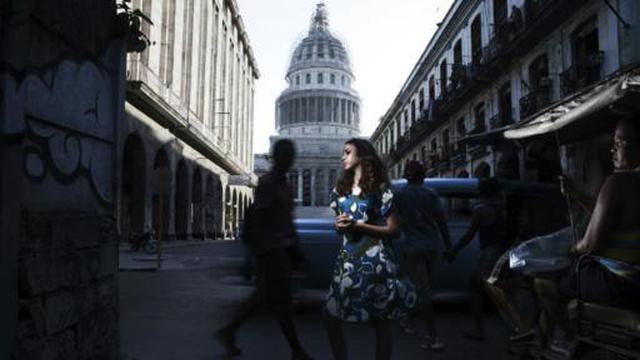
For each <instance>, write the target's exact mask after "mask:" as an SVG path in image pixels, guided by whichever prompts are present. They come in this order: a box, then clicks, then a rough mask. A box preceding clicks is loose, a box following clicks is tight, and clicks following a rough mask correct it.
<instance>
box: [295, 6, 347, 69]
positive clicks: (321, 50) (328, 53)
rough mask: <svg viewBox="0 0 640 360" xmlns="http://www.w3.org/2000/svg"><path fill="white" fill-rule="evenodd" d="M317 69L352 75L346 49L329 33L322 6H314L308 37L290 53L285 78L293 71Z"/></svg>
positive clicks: (324, 10) (325, 14)
mask: <svg viewBox="0 0 640 360" xmlns="http://www.w3.org/2000/svg"><path fill="white" fill-rule="evenodd" d="M319 67H327V68H333V69H336V70H342V71H345V72H347V73H349V74H350V75H352V72H351V64H350V62H349V55H348V54H347V50H346V48H345V47H344V45H343V44H342V42H341V41H340V40H338V39H337V38H336V37H334V36H333V35H332V34H331V32H330V31H329V22H328V19H327V11H326V9H325V5H324V4H318V5H317V6H316V11H315V14H314V15H313V18H312V20H311V28H310V29H309V33H308V35H307V36H306V37H305V38H304V39H302V40H301V41H300V43H299V44H298V45H297V46H296V48H295V50H294V51H293V53H292V56H291V61H290V62H289V68H288V70H287V76H289V75H290V74H291V73H293V72H295V71H299V70H303V69H308V68H319Z"/></svg>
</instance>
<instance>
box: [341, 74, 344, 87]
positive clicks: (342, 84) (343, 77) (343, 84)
mask: <svg viewBox="0 0 640 360" xmlns="http://www.w3.org/2000/svg"><path fill="white" fill-rule="evenodd" d="M341 80H342V86H344V84H345V78H344V76H342V79H341Z"/></svg>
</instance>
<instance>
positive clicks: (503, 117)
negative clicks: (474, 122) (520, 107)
mask: <svg viewBox="0 0 640 360" xmlns="http://www.w3.org/2000/svg"><path fill="white" fill-rule="evenodd" d="M511 114H513V110H512V111H511V112H510V113H509V112H508V111H505V112H499V113H497V114H495V115H493V116H492V117H491V118H490V119H489V127H490V128H491V129H498V128H501V127H504V126H507V125H511V124H513V118H512V115H511Z"/></svg>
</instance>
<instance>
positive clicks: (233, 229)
mask: <svg viewBox="0 0 640 360" xmlns="http://www.w3.org/2000/svg"><path fill="white" fill-rule="evenodd" d="M232 192H233V205H232V206H233V209H232V211H233V212H232V214H233V217H232V220H231V226H232V227H231V234H232V236H233V238H234V239H235V237H236V235H237V230H238V216H239V214H240V206H238V191H237V190H236V189H233V190H232Z"/></svg>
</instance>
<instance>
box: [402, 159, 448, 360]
mask: <svg viewBox="0 0 640 360" xmlns="http://www.w3.org/2000/svg"><path fill="white" fill-rule="evenodd" d="M425 173H426V169H425V167H424V166H423V165H422V163H420V162H418V161H415V160H410V161H408V162H407V163H406V164H405V172H404V178H405V179H407V185H406V186H405V187H403V188H402V189H400V190H399V191H398V192H397V193H396V194H395V195H394V206H395V207H396V211H397V212H398V219H399V220H400V230H401V231H402V243H403V246H402V254H401V255H402V261H401V266H402V269H403V271H404V273H405V274H406V275H407V276H408V277H409V279H410V280H411V281H412V282H413V284H414V285H415V287H416V291H417V293H418V301H419V304H420V305H422V306H418V307H417V310H418V312H419V311H420V310H422V318H423V320H424V322H425V324H426V328H427V334H426V336H425V342H424V343H423V344H422V345H421V346H422V347H424V348H427V349H431V350H441V349H443V348H444V344H443V343H442V342H441V341H440V339H438V335H437V332H436V326H435V322H434V314H433V305H432V300H431V297H432V295H433V294H432V289H431V284H430V276H431V268H432V265H433V262H434V261H435V259H436V257H437V248H438V246H437V243H438V242H440V241H444V244H445V247H446V249H447V250H449V249H450V248H451V237H450V235H449V229H448V228H447V222H446V219H445V215H444V211H443V208H442V202H441V201H440V198H439V197H438V194H437V193H436V192H435V191H434V190H432V189H429V188H427V187H425V186H423V181H424V177H425ZM418 315H419V314H418V313H416V314H415V315H414V317H417V316H418ZM411 323H412V321H407V322H404V323H403V330H404V332H405V333H407V334H415V333H416V331H415V330H414V328H413V326H412V325H411Z"/></svg>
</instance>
